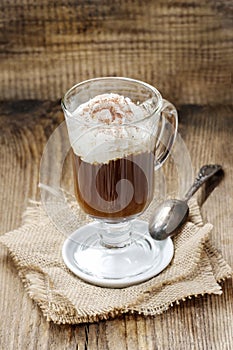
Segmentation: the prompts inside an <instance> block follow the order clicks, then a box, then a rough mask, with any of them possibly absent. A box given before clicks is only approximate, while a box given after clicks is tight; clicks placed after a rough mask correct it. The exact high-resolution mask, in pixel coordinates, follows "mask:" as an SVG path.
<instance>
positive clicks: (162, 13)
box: [0, 0, 233, 105]
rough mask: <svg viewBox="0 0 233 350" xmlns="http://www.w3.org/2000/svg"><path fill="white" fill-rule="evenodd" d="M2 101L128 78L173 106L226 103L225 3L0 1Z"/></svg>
mask: <svg viewBox="0 0 233 350" xmlns="http://www.w3.org/2000/svg"><path fill="white" fill-rule="evenodd" d="M0 28H1V31H0V67H1V69H0V86H1V91H0V98H1V99H33V98H37V99H53V100H54V99H58V98H60V97H61V96H62V95H63V94H64V93H65V91H66V90H67V89H68V88H69V87H71V86H72V85H73V84H75V83H76V82H79V81H82V80H85V79H88V78H93V77H97V76H109V75H114V76H115V75H117V76H128V77H132V78H137V79H140V80H144V81H147V82H148V83H152V84H153V85H155V86H156V87H158V89H159V90H161V92H162V93H163V95H164V96H165V97H166V98H168V99H170V100H171V101H172V102H174V103H175V104H176V105H177V104H184V103H185V104H187V103H199V104H207V103H217V104H218V103H231V101H232V97H233V96H232V67H233V45H232V42H233V31H232V29H233V8H232V1H231V0H217V1H216V0H186V1H183V0H176V1H170V0H166V1H164V0H159V1H154V0H146V1H139V0H127V1H123V0H117V1H114V2H112V1H108V0H95V1H88V0H80V1H76V0H69V1H65V0H59V1H55V0H42V1H39V2H38V1H37V2H36V1H34V0H27V1H26V0H14V1H13V0H2V1H1V3H0Z"/></svg>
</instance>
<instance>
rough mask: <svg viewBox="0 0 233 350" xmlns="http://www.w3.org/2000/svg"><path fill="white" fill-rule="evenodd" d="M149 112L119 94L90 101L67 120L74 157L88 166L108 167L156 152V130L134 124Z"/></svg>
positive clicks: (105, 95)
mask: <svg viewBox="0 0 233 350" xmlns="http://www.w3.org/2000/svg"><path fill="white" fill-rule="evenodd" d="M149 112H150V111H149V110H148V106H147V107H146V108H145V106H143V105H136V104H135V103H133V102H132V101H131V100H130V99H129V98H128V97H124V96H122V95H118V94H102V95H98V96H96V97H94V98H93V99H90V100H89V101H88V102H86V103H83V104H82V105H80V106H79V107H78V108H77V109H76V110H75V111H74V112H73V113H72V117H68V118H67V124H68V132H69V137H70V141H71V145H72V148H73V150H74V153H75V154H77V155H78V156H80V157H81V158H82V160H84V161H85V162H88V163H108V162H109V161H110V160H114V159H118V158H123V157H127V156H129V155H130V154H135V153H142V152H150V151H153V149H154V147H155V136H153V135H152V130H147V129H146V127H145V126H144V125H143V123H139V124H134V123H133V122H137V121H139V120H141V119H143V118H145V117H146V116H147V115H148V113H149ZM140 124H141V125H140Z"/></svg>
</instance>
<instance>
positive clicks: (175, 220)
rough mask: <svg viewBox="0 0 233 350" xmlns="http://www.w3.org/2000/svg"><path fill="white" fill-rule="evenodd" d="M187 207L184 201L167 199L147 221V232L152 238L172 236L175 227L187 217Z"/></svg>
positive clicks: (158, 238)
mask: <svg viewBox="0 0 233 350" xmlns="http://www.w3.org/2000/svg"><path fill="white" fill-rule="evenodd" d="M188 214H189V207H188V204H187V203H186V202H185V201H182V200H179V199H168V200H166V201H165V202H163V203H162V204H161V205H159V206H158V207H157V208H156V210H155V212H154V214H153V218H152V220H150V223H149V232H150V235H151V237H152V238H154V239H156V240H158V241H161V240H163V239H166V238H167V237H169V236H172V235H173V234H174V232H175V230H176V228H177V227H179V226H181V225H182V224H183V223H184V222H185V220H186V219H187V217H188Z"/></svg>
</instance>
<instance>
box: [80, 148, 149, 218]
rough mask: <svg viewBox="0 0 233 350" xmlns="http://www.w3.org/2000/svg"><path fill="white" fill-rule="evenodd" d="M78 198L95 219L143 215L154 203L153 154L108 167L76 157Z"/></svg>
mask: <svg viewBox="0 0 233 350" xmlns="http://www.w3.org/2000/svg"><path fill="white" fill-rule="evenodd" d="M73 167H74V185H75V196H76V198H77V201H78V203H79V205H80V207H81V208H82V209H83V210H84V211H85V212H86V213H87V214H89V215H91V216H93V217H96V218H105V219H108V220H116V219H122V218H128V217H133V216H135V215H136V214H138V213H141V212H142V211H143V210H144V209H145V208H146V207H147V205H148V204H149V203H150V201H151V200H152V196H153V188H154V183H153V180H154V154H153V153H152V152H145V153H141V154H131V155H130V156H127V157H126V158H119V159H116V160H110V161H109V162H108V163H107V164H96V163H94V164H90V163H87V162H84V161H83V160H82V159H81V158H80V157H79V156H77V155H76V154H74V153H73Z"/></svg>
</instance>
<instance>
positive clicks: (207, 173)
mask: <svg viewBox="0 0 233 350" xmlns="http://www.w3.org/2000/svg"><path fill="white" fill-rule="evenodd" d="M220 169H222V167H221V165H218V164H210V165H204V166H203V167H201V169H200V170H199V173H198V175H197V177H196V179H195V180H194V182H193V184H192V186H191V187H190V189H189V190H188V192H187V193H186V194H185V196H184V200H185V201H188V200H189V199H190V198H191V197H192V196H193V195H194V193H195V192H196V191H197V190H198V189H199V188H200V187H201V185H202V184H203V183H204V182H206V181H207V180H208V179H209V178H210V177H211V176H213V175H214V174H215V173H217V172H218V171H219V170H220Z"/></svg>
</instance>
